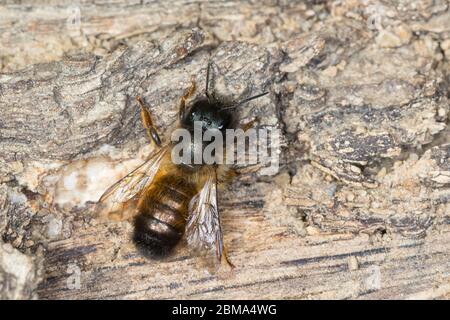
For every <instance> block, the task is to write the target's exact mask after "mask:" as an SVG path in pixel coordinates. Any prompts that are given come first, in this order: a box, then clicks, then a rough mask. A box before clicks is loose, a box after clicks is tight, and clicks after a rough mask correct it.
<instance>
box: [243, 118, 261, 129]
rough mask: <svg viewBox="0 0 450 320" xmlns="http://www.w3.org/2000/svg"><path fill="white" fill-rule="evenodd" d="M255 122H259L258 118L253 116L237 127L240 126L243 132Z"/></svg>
mask: <svg viewBox="0 0 450 320" xmlns="http://www.w3.org/2000/svg"><path fill="white" fill-rule="evenodd" d="M257 122H259V118H258V117H255V118H253V119H252V120H250V121H249V122H247V123H244V124H241V125H240V126H239V127H240V128H241V129H242V130H244V132H245V131H247V130H248V129H250V128H251V127H253V125H254V124H255V123H257Z"/></svg>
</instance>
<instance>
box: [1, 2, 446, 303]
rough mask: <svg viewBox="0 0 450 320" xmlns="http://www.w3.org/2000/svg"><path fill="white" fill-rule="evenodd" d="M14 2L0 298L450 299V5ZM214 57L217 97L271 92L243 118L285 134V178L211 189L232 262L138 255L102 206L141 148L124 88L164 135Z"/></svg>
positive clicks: (242, 180)
mask: <svg viewBox="0 0 450 320" xmlns="http://www.w3.org/2000/svg"><path fill="white" fill-rule="evenodd" d="M21 3H22V4H21V5H18V4H14V3H11V4H5V5H2V6H0V31H1V36H0V37H1V38H0V39H1V41H0V61H1V65H0V68H1V70H2V72H4V73H2V74H0V109H1V110H2V115H1V118H0V183H1V185H0V232H1V235H2V241H3V242H7V243H10V244H11V246H12V247H14V248H15V249H13V248H12V247H11V246H9V245H5V244H2V247H0V283H1V284H2V286H1V288H2V295H1V297H4V298H24V299H25V298H33V297H39V298H42V299H49V298H51V299H66V298H67V299H119V298H126V299H157V298H164V299H172V298H186V299H206V298H214V299H221V298H226V299H250V298H267V299H278V298H280V299H325V298H330V299H373V298H382V299H389V298H401V299H405V298H426V299H448V298H450V228H449V225H450V204H449V199H450V188H449V187H450V161H449V157H450V139H449V136H450V135H449V133H450V130H449V125H448V124H449V79H450V74H449V70H450V68H449V64H448V58H449V57H450V11H449V10H450V9H449V4H448V2H447V1H434V2H428V1H412V2H411V1H398V2H396V3H392V4H389V3H385V2H381V1H375V0H373V1H372V0H371V1H366V2H364V3H360V2H357V1H351V0H348V1H323V2H322V1H311V2H295V1H292V2H291V1H286V2H284V1H255V2H252V1H218V2H207V1H189V2H184V1H170V2H167V3H166V2H163V1H155V2H149V3H147V2H145V1H144V2H139V1H129V0H125V1H117V2H114V3H109V2H101V3H100V2H98V3H96V4H84V3H80V4H78V5H71V4H69V3H68V2H67V3H66V2H64V1H59V0H58V1H54V2H40V3H37V2H32V3H30V4H28V5H26V4H25V3H24V2H23V1H22V2H21ZM208 59H211V60H212V61H213V62H214V68H213V70H214V78H213V83H214V86H213V87H214V88H215V91H216V92H217V94H218V95H219V96H221V97H223V98H224V99H227V100H239V99H243V98H245V97H248V96H250V95H251V94H256V93H259V92H261V91H263V90H268V91H270V94H269V95H268V96H266V97H264V98H261V99H259V100H255V101H253V102H252V103H250V104H248V105H245V106H244V107H243V108H242V109H241V110H240V115H241V119H242V121H243V122H245V121H247V120H249V119H252V118H253V117H255V116H258V117H259V118H260V125H263V126H269V127H274V128H280V129H281V130H282V133H283V134H282V141H281V144H282V149H281V150H282V154H281V159H280V161H281V162H280V171H279V173H278V174H277V175H275V176H263V175H262V174H261V172H260V171H256V172H253V171H252V170H251V168H249V170H245V169H243V172H244V173H243V174H242V175H241V176H240V177H238V178H237V180H236V181H234V182H233V183H232V184H230V185H229V186H227V187H226V188H225V189H223V190H222V192H221V193H220V208H221V212H222V215H223V225H224V236H225V244H226V245H227V246H228V251H229V256H230V258H231V259H232V261H233V263H234V264H235V265H236V269H234V270H233V271H232V272H230V271H229V270H228V269H227V268H225V267H224V268H221V269H220V270H218V271H217V272H212V271H211V270H209V269H208V268H205V267H204V266H202V264H201V260H200V259H199V258H197V257H194V256H193V255H192V254H191V253H190V252H189V250H188V249H187V248H186V247H185V246H183V245H180V248H179V249H178V250H177V251H176V253H175V254H174V255H173V256H171V257H169V258H168V259H167V260H164V261H149V260H146V259H144V258H143V257H141V256H139V254H138V253H137V252H136V251H135V249H134V247H133V245H132V244H131V242H130V232H131V225H130V224H129V223H128V222H109V221H103V220H101V219H99V218H98V217H96V215H95V212H94V211H95V210H94V204H95V200H96V199H98V196H99V195H100V194H101V193H102V191H104V190H105V188H106V187H107V186H108V185H109V184H110V183H112V182H113V181H114V180H115V179H117V178H118V177H120V176H121V175H123V174H125V173H126V172H127V171H129V170H130V169H131V168H133V167H134V166H136V165H137V164H139V163H140V161H142V159H143V158H144V157H145V156H146V155H147V154H148V152H151V150H152V146H150V145H149V144H148V140H147V138H146V135H145V130H144V129H143V128H142V126H141V124H140V122H139V109H138V106H137V105H136V103H135V102H134V98H135V96H136V95H141V96H142V97H143V98H144V100H145V101H146V102H147V103H148V104H149V105H150V107H151V110H150V111H151V113H152V116H153V117H154V118H155V122H156V125H157V127H158V129H159V130H160V131H161V132H162V133H163V136H164V138H165V139H168V137H169V134H170V132H171V129H172V128H174V126H175V121H176V113H177V108H178V102H179V98H180V97H181V95H182V94H183V91H184V90H185V89H186V88H187V87H188V86H189V85H190V77H191V75H194V76H195V79H196V81H197V84H198V87H199V91H198V92H197V93H196V95H199V94H202V92H201V91H202V89H203V88H204V85H205V71H206V65H207V61H208ZM13 259H15V260H13ZM11 261H19V262H20V263H23V264H24V265H26V266H27V270H30V271H29V272H28V273H29V274H30V276H29V277H27V276H26V273H25V274H24V273H14V272H12V271H11V268H10V266H11ZM5 284H7V285H5Z"/></svg>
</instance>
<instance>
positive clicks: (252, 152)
mask: <svg viewBox="0 0 450 320" xmlns="http://www.w3.org/2000/svg"><path fill="white" fill-rule="evenodd" d="M202 125H203V124H202V122H201V121H195V122H194V130H193V132H192V131H191V130H187V129H184V128H178V129H176V130H174V131H173V132H172V136H171V140H172V143H174V147H173V148H172V154H171V157H172V162H173V163H175V164H186V165H201V164H208V165H212V164H228V165H232V164H234V165H241V166H247V165H256V164H260V165H262V166H263V168H262V169H261V171H260V173H261V174H263V175H274V174H276V173H277V172H278V168H279V156H280V150H279V146H280V130H279V129H276V128H259V129H254V128H250V129H247V130H245V131H244V130H243V129H226V130H225V132H223V131H221V130H219V129H208V130H203V129H202Z"/></svg>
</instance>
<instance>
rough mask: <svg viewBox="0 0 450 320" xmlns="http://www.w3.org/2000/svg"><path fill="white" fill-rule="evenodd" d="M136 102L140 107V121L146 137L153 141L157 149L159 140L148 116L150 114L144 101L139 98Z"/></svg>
mask: <svg viewBox="0 0 450 320" xmlns="http://www.w3.org/2000/svg"><path fill="white" fill-rule="evenodd" d="M136 101H137V102H138V104H139V106H140V107H141V120H142V124H143V125H144V128H145V129H146V130H147V135H148V137H149V138H150V139H151V140H153V141H154V142H155V144H156V145H157V146H158V147H159V146H161V139H160V138H159V134H158V131H157V130H156V127H155V125H154V124H153V121H152V117H151V116H150V112H149V111H148V109H147V107H146V106H145V104H144V101H142V99H141V97H140V96H137V97H136Z"/></svg>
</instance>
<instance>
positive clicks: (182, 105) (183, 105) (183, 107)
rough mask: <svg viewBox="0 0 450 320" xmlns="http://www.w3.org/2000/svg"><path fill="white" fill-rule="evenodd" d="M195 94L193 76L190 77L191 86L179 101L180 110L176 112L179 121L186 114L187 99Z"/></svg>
mask: <svg viewBox="0 0 450 320" xmlns="http://www.w3.org/2000/svg"><path fill="white" fill-rule="evenodd" d="M194 92H195V79H194V76H192V77H191V86H190V87H189V88H188V89H187V90H186V92H185V93H184V95H183V96H182V97H181V100H180V109H179V112H178V116H179V119H180V120H182V119H184V115H185V113H186V101H187V99H189V97H190V96H192V95H193V94H194Z"/></svg>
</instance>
